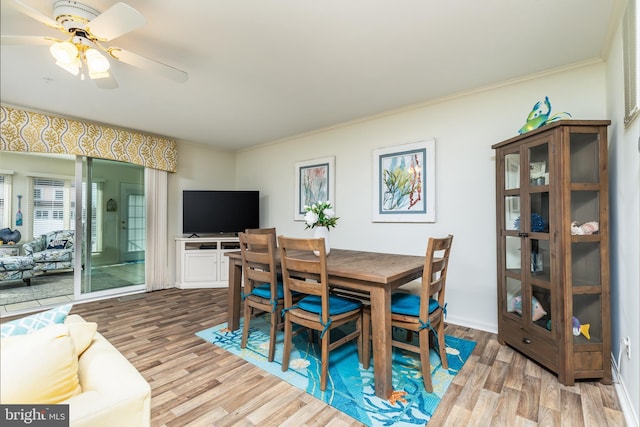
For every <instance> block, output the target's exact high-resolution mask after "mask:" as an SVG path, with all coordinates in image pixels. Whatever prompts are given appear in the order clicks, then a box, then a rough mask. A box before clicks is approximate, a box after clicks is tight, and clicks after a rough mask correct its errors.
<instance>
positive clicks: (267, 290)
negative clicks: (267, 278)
mask: <svg viewBox="0 0 640 427" xmlns="http://www.w3.org/2000/svg"><path fill="white" fill-rule="evenodd" d="M276 286H277V289H278V290H277V292H278V297H277V298H276V299H282V298H284V287H283V285H282V282H278V284H277V285H276ZM251 295H255V296H258V297H260V298H264V299H271V285H270V284H269V283H263V284H261V285H258V286H256V287H255V288H253V292H251Z"/></svg>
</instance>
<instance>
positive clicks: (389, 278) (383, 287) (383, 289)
mask: <svg viewBox="0 0 640 427" xmlns="http://www.w3.org/2000/svg"><path fill="white" fill-rule="evenodd" d="M225 255H226V256H228V257H229V293H228V297H229V313H228V320H227V327H228V328H229V329H230V330H236V329H238V328H239V327H240V302H241V291H242V255H241V253H240V252H239V251H237V252H236V251H233V252H227V253H226V254H225ZM279 261H280V255H279V254H278V264H279V263H280V262H279ZM423 268H424V256H414V255H399V254H388V253H380V252H365V251H357V250H346V249H333V248H331V253H330V254H329V255H328V256H327V272H328V274H329V283H330V284H331V287H332V288H336V289H344V290H346V291H347V292H354V293H356V294H360V295H363V296H368V298H369V299H370V302H371V340H372V349H373V370H374V380H375V394H376V396H378V397H381V398H383V399H387V398H389V397H390V396H391V393H392V392H393V387H392V384H391V373H392V369H391V361H392V356H391V354H392V349H391V339H392V337H391V292H392V291H393V290H394V289H397V288H398V287H400V286H402V285H404V284H405V283H408V282H410V281H412V280H414V279H417V278H419V277H422V271H423Z"/></svg>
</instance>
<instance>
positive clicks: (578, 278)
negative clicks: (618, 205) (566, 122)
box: [569, 133, 603, 344]
mask: <svg viewBox="0 0 640 427" xmlns="http://www.w3.org/2000/svg"><path fill="white" fill-rule="evenodd" d="M599 142H600V141H599V134H598V133H571V134H570V141H569V157H570V167H569V172H570V173H569V174H570V179H571V192H570V194H571V205H570V219H569V220H570V221H571V224H570V227H571V228H570V230H571V251H570V255H571V285H572V290H573V301H572V302H573V313H572V322H573V324H572V333H573V342H574V344H588V343H601V342H602V322H601V318H602V317H601V312H602V307H601V293H602V289H601V284H602V283H601V281H602V271H601V265H602V262H601V260H602V256H603V254H602V248H601V242H600V209H601V206H600V182H599V174H600V167H599V163H600V159H599V147H600V143H599Z"/></svg>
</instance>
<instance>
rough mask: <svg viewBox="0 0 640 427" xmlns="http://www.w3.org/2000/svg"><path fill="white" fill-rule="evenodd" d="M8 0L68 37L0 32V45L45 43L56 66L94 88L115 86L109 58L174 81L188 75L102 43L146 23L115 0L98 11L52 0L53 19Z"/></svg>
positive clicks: (116, 85)
mask: <svg viewBox="0 0 640 427" xmlns="http://www.w3.org/2000/svg"><path fill="white" fill-rule="evenodd" d="M12 2H13V3H14V5H15V6H16V7H17V9H19V10H20V11H21V12H22V13H24V14H25V15H27V16H29V17H31V18H33V19H35V20H37V21H39V22H41V23H43V24H45V25H47V26H48V27H51V28H55V29H58V30H60V31H62V32H63V33H65V34H66V35H67V36H68V38H65V39H63V40H59V39H56V38H53V37H48V36H17V35H16V36H11V35H2V36H1V40H2V44H5V45H9V44H18V45H49V50H50V52H51V54H52V55H53V57H54V58H55V60H56V65H58V66H60V67H61V68H63V69H64V70H66V71H68V72H69V73H71V74H74V75H79V76H80V78H81V79H83V80H84V79H85V78H87V77H88V78H90V79H92V80H94V81H95V82H96V84H97V85H98V87H101V88H105V89H113V88H117V87H118V84H117V82H116V81H115V79H114V78H113V76H112V75H111V73H110V71H109V69H110V65H111V64H110V62H109V60H110V59H114V60H118V61H121V62H124V63H126V64H129V65H133V66H135V67H138V68H141V69H143V70H146V71H149V72H152V73H155V74H159V75H161V76H164V77H166V78H168V79H171V80H174V81H177V82H185V81H187V79H188V78H189V76H188V74H187V73H186V72H184V71H182V70H179V69H177V68H174V67H172V66H170V65H167V64H163V63H161V62H158V61H155V60H153V59H149V58H146V57H144V56H142V55H138V54H135V53H133V52H129V51H127V50H125V49H122V48H119V47H115V46H110V47H104V46H103V45H102V43H104V42H108V41H110V40H113V39H115V38H118V37H120V36H122V35H124V34H126V33H128V32H131V31H133V30H135V29H137V28H139V27H141V26H143V25H144V24H145V23H146V20H145V19H144V16H142V14H141V13H140V12H138V11H137V10H136V9H134V8H133V7H131V6H129V5H127V4H125V3H116V4H114V5H113V6H111V7H110V8H109V9H107V10H106V11H104V12H102V13H100V12H99V11H97V10H96V9H94V8H92V7H90V6H87V5H85V4H82V3H79V2H76V1H68V0H56V1H54V2H53V14H52V16H53V18H50V17H48V16H47V15H45V14H43V13H42V12H40V11H39V10H37V9H34V8H33V7H31V6H29V5H27V4H25V3H23V2H22V1H20V0H12ZM105 54H106V55H105Z"/></svg>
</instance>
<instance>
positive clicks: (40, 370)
mask: <svg viewBox="0 0 640 427" xmlns="http://www.w3.org/2000/svg"><path fill="white" fill-rule="evenodd" d="M70 309H71V305H70V304H69V305H67V306H62V307H56V308H54V309H52V310H49V311H46V312H43V313H38V314H36V315H32V316H27V317H25V318H21V319H17V320H15V321H10V322H7V323H4V324H2V325H1V326H0V328H1V329H2V333H1V334H0V336H1V339H0V372H1V375H0V403H2V404H19V405H30V404H33V405H38V404H40V405H41V404H68V405H69V421H70V423H69V426H70V427H113V426H118V427H148V426H150V424H151V387H150V386H149V384H148V383H147V381H146V380H145V379H144V377H143V376H142V375H141V374H140V373H139V372H138V370H137V369H136V368H135V367H134V366H133V365H132V364H131V363H130V362H129V361H128V360H127V359H126V358H125V357H124V356H123V355H122V354H121V353H120V352H119V351H118V350H117V349H116V348H115V347H114V346H113V345H112V344H111V343H110V342H109V341H107V339H106V338H105V337H104V336H102V335H101V334H100V333H98V332H97V324H96V323H94V322H85V320H84V319H83V318H82V317H80V316H79V315H77V314H74V315H68V316H67V313H68V312H69V310H70ZM63 322H64V323H63Z"/></svg>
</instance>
